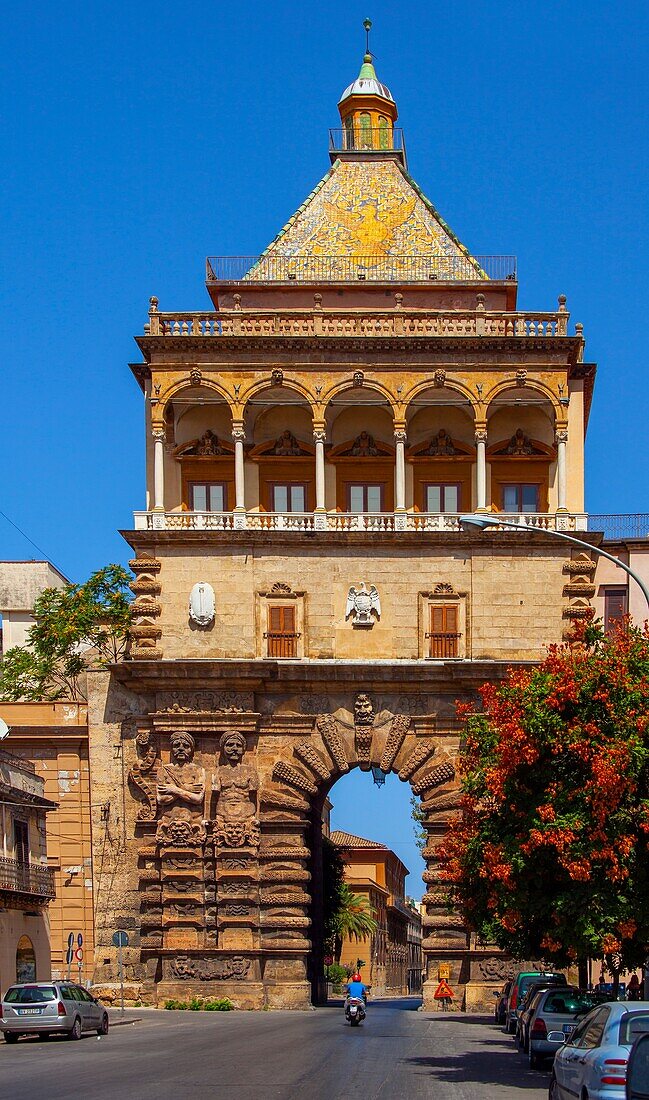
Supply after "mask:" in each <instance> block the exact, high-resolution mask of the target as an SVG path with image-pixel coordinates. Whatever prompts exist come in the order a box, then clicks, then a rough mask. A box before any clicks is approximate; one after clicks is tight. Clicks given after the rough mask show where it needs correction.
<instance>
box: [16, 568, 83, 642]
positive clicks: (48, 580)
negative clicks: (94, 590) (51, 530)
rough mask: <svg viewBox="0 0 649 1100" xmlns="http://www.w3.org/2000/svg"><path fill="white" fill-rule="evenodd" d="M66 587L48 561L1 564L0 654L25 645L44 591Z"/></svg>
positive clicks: (63, 578)
mask: <svg viewBox="0 0 649 1100" xmlns="http://www.w3.org/2000/svg"><path fill="white" fill-rule="evenodd" d="M68 583H69V581H68V580H67V579H66V577H64V576H63V574H62V573H59V571H58V569H57V568H56V566H54V565H52V563H51V562H49V561H0V653H6V652H7V650H8V649H13V647H14V646H22V645H25V643H26V641H27V634H28V633H29V628H30V627H31V626H32V624H33V622H34V615H33V611H34V603H35V602H36V600H37V598H38V597H39V596H40V594H41V592H42V591H43V589H44V588H63V587H64V585H66V584H68Z"/></svg>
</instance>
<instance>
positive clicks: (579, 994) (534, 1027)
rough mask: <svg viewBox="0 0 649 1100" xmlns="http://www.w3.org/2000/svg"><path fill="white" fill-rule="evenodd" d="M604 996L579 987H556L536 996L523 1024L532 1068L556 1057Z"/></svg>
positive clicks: (525, 1044)
mask: <svg viewBox="0 0 649 1100" xmlns="http://www.w3.org/2000/svg"><path fill="white" fill-rule="evenodd" d="M601 996H604V995H601V994H599V993H589V992H586V991H584V990H580V989H578V988H577V987H576V986H565V987H564V986H558V987H557V986H554V987H553V988H552V989H545V990H543V991H542V992H539V993H537V994H536V995H535V997H534V999H533V1002H532V1004H531V1005H530V1007H529V1009H528V1011H527V1013H525V1021H524V1023H523V1027H524V1041H523V1049H524V1050H525V1052H526V1053H527V1055H528V1058H529V1063H530V1066H531V1068H532V1069H538V1068H540V1066H541V1065H542V1064H543V1063H544V1062H545V1061H547V1059H549V1058H554V1056H555V1054H556V1052H557V1051H558V1049H559V1047H560V1046H563V1044H564V1043H565V1042H566V1040H567V1039H568V1038H569V1036H570V1035H572V1033H573V1031H574V1030H575V1028H576V1027H577V1024H578V1022H579V1020H581V1018H582V1017H583V1016H586V1014H587V1013H588V1012H590V1011H591V1009H593V1008H594V1007H595V1005H596V1004H598V1003H599V1000H600V997H601Z"/></svg>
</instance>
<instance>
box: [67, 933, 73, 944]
mask: <svg viewBox="0 0 649 1100" xmlns="http://www.w3.org/2000/svg"><path fill="white" fill-rule="evenodd" d="M73 945H74V932H70V935H69V936H68V947H72V946H73Z"/></svg>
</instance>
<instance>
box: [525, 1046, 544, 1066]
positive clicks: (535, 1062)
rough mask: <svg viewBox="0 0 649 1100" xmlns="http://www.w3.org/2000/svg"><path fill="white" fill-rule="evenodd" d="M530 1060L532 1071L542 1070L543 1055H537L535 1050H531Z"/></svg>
mask: <svg viewBox="0 0 649 1100" xmlns="http://www.w3.org/2000/svg"><path fill="white" fill-rule="evenodd" d="M528 1060H529V1063H530V1069H541V1066H542V1065H543V1061H544V1059H543V1055H541V1054H537V1052H536V1051H535V1050H530V1053H529V1056H528Z"/></svg>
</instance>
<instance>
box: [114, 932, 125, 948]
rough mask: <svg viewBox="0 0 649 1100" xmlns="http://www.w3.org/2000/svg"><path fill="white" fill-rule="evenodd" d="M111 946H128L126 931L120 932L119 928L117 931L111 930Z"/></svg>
mask: <svg viewBox="0 0 649 1100" xmlns="http://www.w3.org/2000/svg"><path fill="white" fill-rule="evenodd" d="M113 947H128V935H127V933H126V932H122V931H121V929H120V930H119V931H118V932H113Z"/></svg>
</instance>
